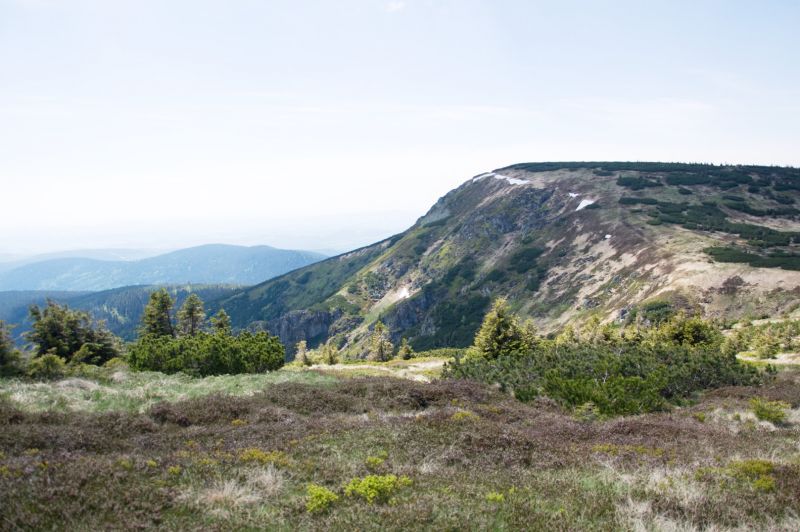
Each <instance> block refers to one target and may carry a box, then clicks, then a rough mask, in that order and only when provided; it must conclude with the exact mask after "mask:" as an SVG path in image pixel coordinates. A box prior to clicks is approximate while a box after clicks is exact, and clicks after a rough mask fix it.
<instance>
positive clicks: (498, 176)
mask: <svg viewBox="0 0 800 532" xmlns="http://www.w3.org/2000/svg"><path fill="white" fill-rule="evenodd" d="M484 177H493V178H495V179H505V180H506V181H508V182H509V183H511V184H512V185H525V184H527V183H528V181H526V180H524V179H517V178H516V177H509V176H507V175H502V174H496V173H494V172H486V173H485V174H481V175H477V176H475V177H473V178H472V182H473V183H474V182H475V181H478V180H480V179H483V178H484Z"/></svg>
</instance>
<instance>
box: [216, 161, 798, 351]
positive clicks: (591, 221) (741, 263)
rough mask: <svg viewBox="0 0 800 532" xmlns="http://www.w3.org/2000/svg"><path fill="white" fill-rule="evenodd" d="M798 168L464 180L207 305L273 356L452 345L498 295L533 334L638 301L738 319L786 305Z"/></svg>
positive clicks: (583, 166)
mask: <svg viewBox="0 0 800 532" xmlns="http://www.w3.org/2000/svg"><path fill="white" fill-rule="evenodd" d="M799 191H800V171H799V170H797V169H793V168H778V167H741V166H736V167H720V166H713V165H686V164H662V163H534V164H520V165H514V166H510V167H507V168H504V169H501V170H497V171H495V172H490V173H486V174H482V175H479V176H476V177H475V178H473V179H470V180H469V181H467V182H466V183H464V184H463V185H461V186H460V187H458V188H457V189H455V190H453V191H451V192H450V193H448V194H447V195H445V196H444V197H443V198H441V199H440V200H439V201H438V202H437V203H436V204H435V205H434V206H433V207H432V208H431V210H430V211H429V212H428V213H427V214H426V215H425V216H423V217H422V218H420V219H419V220H418V221H417V223H416V224H414V226H413V227H411V228H410V229H409V230H407V231H405V232H404V233H402V234H400V235H397V236H395V237H393V238H391V239H388V240H385V241H382V242H379V243H377V244H374V245H372V246H368V247H366V248H363V249H361V250H358V251H356V252H353V253H349V254H345V255H341V256H339V257H334V258H332V259H328V260H326V261H322V262H320V263H317V264H314V265H311V266H308V267H305V268H303V269H300V270H297V271H294V272H291V273H289V274H287V275H284V276H281V277H278V278H276V279H273V280H270V281H268V282H266V283H262V284H261V285H258V286H255V287H252V288H248V289H245V290H243V291H242V292H241V293H238V294H236V295H235V296H233V297H231V298H228V299H224V300H221V301H219V302H218V303H217V304H218V305H219V306H223V307H224V308H225V309H226V310H228V312H229V313H230V314H231V316H232V317H233V320H234V323H235V324H236V325H238V326H247V325H250V324H253V323H254V322H255V323H256V324H257V325H262V326H266V327H268V328H269V329H271V330H272V331H273V332H276V333H278V334H279V335H280V336H281V338H282V339H283V341H284V342H285V343H287V344H289V345H291V344H293V343H294V342H296V341H298V340H300V339H306V340H309V342H310V343H312V344H313V343H316V342H319V341H322V340H324V339H327V338H331V337H334V338H335V339H336V340H337V341H338V342H339V343H341V344H344V345H347V346H350V347H352V348H353V349H354V350H357V346H358V345H359V344H360V343H362V342H363V340H364V338H365V336H366V334H367V332H368V329H369V327H370V326H371V325H372V324H373V323H374V322H375V321H376V320H377V319H379V318H380V319H382V320H383V321H384V322H385V323H386V324H387V326H388V327H389V329H390V330H391V332H392V335H393V337H394V339H395V340H397V339H399V338H400V337H401V336H405V337H408V338H409V339H410V340H411V342H412V344H413V345H414V347H415V348H417V349H425V348H431V347H439V346H463V345H467V344H468V343H469V342H470V341H471V340H472V336H473V334H474V332H475V330H476V328H477V326H478V324H479V323H480V320H481V318H482V316H483V313H484V311H485V310H486V308H487V306H488V305H489V303H490V301H491V300H492V299H493V298H496V297H500V296H503V297H508V298H509V300H510V301H511V303H512V305H513V307H514V308H515V310H517V311H518V312H519V313H520V314H521V315H523V316H526V317H531V318H533V319H534V320H535V322H536V324H537V325H538V326H539V327H540V328H542V329H543V330H545V331H547V330H553V329H554V328H556V327H558V326H560V325H561V324H563V323H566V322H567V321H569V320H578V321H580V320H586V319H589V318H591V317H592V316H598V317H600V318H601V319H604V320H610V319H621V318H624V317H625V316H626V315H628V314H629V313H630V312H631V310H633V309H634V308H635V307H637V306H639V305H641V304H642V303H645V302H654V304H662V303H660V302H661V301H662V300H663V304H669V305H672V306H673V307H677V308H686V309H692V310H695V309H696V310H700V311H702V312H704V313H706V314H708V315H712V316H719V317H725V318H739V317H747V316H753V317H758V316H760V315H763V314H776V313H781V312H789V311H793V310H794V309H795V307H796V306H797V305H798V302H800V299H798V298H799V296H800V272H798V271H796V270H798V269H800V257H798V256H797V255H796V251H795V249H796V247H797V246H796V242H800V238H797V237H798V235H800V222H798V214H800V210H798V209H797V208H796V200H797V199H798V198H799V197H800V194H799Z"/></svg>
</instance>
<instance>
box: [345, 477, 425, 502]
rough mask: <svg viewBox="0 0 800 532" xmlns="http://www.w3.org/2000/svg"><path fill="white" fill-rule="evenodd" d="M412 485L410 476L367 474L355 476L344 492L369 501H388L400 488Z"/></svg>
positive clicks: (349, 495)
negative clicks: (359, 477)
mask: <svg viewBox="0 0 800 532" xmlns="http://www.w3.org/2000/svg"><path fill="white" fill-rule="evenodd" d="M410 485H411V479H410V478H408V477H398V476H397V475H367V476H366V477H364V478H361V479H358V478H354V479H353V480H351V481H350V482H349V483H348V484H347V486H345V489H344V492H345V494H346V495H347V496H348V497H361V498H362V499H364V500H365V501H367V503H369V504H374V503H376V502H387V501H388V500H389V498H390V497H391V496H392V495H393V494H394V493H396V492H397V491H398V490H400V489H401V488H403V487H405V486H410Z"/></svg>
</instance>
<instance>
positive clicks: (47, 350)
mask: <svg viewBox="0 0 800 532" xmlns="http://www.w3.org/2000/svg"><path fill="white" fill-rule="evenodd" d="M30 318H31V321H32V322H33V323H32V325H31V330H30V332H28V333H26V335H25V338H26V339H27V340H28V341H30V342H32V343H33V344H34V345H35V348H36V349H35V356H37V357H41V356H44V355H47V354H53V355H55V356H58V357H60V358H62V359H64V360H66V361H68V362H69V361H76V362H83V363H87V364H103V363H104V362H106V361H108V360H111V359H112V358H114V357H116V356H119V354H120V349H119V341H118V339H117V338H116V337H115V336H114V335H113V334H111V333H110V332H109V331H108V330H107V329H106V328H105V325H104V324H103V323H102V322H101V323H93V322H92V319H91V317H90V316H89V314H87V313H85V312H80V311H77V310H70V308H69V307H67V306H66V305H63V306H62V305H59V304H58V303H55V302H54V301H48V302H47V306H46V307H45V308H44V309H40V308H39V307H38V306H36V305H34V306H32V307H31V308H30Z"/></svg>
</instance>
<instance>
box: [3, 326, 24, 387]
mask: <svg viewBox="0 0 800 532" xmlns="http://www.w3.org/2000/svg"><path fill="white" fill-rule="evenodd" d="M21 372H22V368H21V357H20V355H19V351H17V350H16V348H15V347H14V341H13V340H12V339H11V329H10V328H9V327H8V326H7V325H6V324H5V322H3V321H2V320H0V377H13V376H15V375H18V374H20V373H21Z"/></svg>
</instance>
